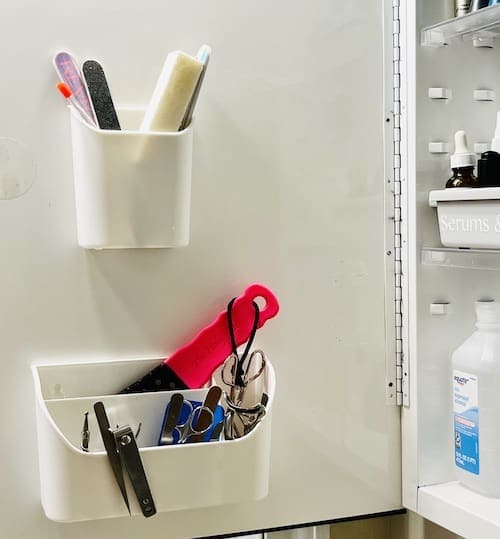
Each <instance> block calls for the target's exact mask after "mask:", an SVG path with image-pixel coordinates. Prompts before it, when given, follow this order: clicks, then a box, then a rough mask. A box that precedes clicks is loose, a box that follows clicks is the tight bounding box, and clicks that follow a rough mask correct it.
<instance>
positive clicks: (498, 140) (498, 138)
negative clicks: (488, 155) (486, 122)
mask: <svg viewBox="0 0 500 539" xmlns="http://www.w3.org/2000/svg"><path fill="white" fill-rule="evenodd" d="M491 149H492V150H493V151H494V152H498V153H500V112H497V127H496V129H495V135H494V137H493V140H492V141H491Z"/></svg>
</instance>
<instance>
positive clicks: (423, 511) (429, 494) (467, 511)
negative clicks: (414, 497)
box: [417, 482, 500, 539]
mask: <svg viewBox="0 0 500 539" xmlns="http://www.w3.org/2000/svg"><path fill="white" fill-rule="evenodd" d="M417 503H418V513H419V514H420V515H422V516H423V517H425V518H427V519H429V520H432V521H433V522H435V523H436V524H439V525H440V526H443V527H444V528H447V529H448V530H451V531H452V532H453V533H456V534H458V535H461V536H463V537H467V538H468V539H498V537H500V499H499V498H487V497H485V496H481V495H480V494H476V493H475V492H472V491H471V490H469V489H467V488H465V487H463V486H462V485H460V484H459V483H456V482H452V483H443V484H439V485H432V486H429V487H421V488H419V489H418V502H417Z"/></svg>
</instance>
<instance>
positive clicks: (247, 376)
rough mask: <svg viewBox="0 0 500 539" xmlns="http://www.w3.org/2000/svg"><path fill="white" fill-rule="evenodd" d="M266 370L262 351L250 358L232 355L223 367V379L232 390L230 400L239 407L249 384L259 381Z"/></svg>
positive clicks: (253, 353) (251, 355)
mask: <svg viewBox="0 0 500 539" xmlns="http://www.w3.org/2000/svg"><path fill="white" fill-rule="evenodd" d="M265 369H266V358H265V356H264V352H263V351H262V350H254V351H253V352H252V353H251V354H250V356H247V357H242V358H241V359H240V358H238V356H237V355H235V354H231V355H230V356H229V357H228V358H227V359H226V361H225V362H224V366H223V367H222V372H221V377H222V381H223V382H224V384H226V385H227V386H229V387H230V388H231V390H230V392H229V400H230V401H231V402H232V403H233V404H235V405H237V406H239V405H241V403H242V402H243V399H244V397H245V391H246V388H247V387H248V385H249V384H251V383H252V382H254V381H255V380H257V379H258V378H259V377H260V376H262V374H263V373H264V371H265Z"/></svg>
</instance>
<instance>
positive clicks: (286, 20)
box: [0, 0, 402, 539]
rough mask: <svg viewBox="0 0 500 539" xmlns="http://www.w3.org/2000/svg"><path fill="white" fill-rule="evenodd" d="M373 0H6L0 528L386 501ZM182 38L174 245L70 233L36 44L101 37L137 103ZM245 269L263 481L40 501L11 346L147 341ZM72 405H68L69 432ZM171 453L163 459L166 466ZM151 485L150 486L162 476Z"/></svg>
mask: <svg viewBox="0 0 500 539" xmlns="http://www.w3.org/2000/svg"><path fill="white" fill-rule="evenodd" d="M386 4H387V6H389V7H390V5H391V2H390V1H387V2H386ZM383 7H384V6H383V4H382V2H344V1H341V0H333V1H332V0H314V1H312V2H289V1H285V0H277V1H273V2H268V1H264V0H258V1H257V2H251V3H248V2H235V1H234V0H222V1H221V2H217V3H213V2H212V3H210V2H206V1H202V0H189V1H186V2H174V1H173V0H164V1H161V2H160V1H159V0H145V1H143V2H133V1H132V0H123V1H122V2H102V1H98V0H89V1H88V2H86V3H85V4H84V5H83V4H82V5H79V6H78V8H77V7H76V6H72V5H68V4H67V3H63V2H62V1H61V0H54V1H51V2H38V1H36V0H20V1H18V2H7V3H5V5H4V6H3V9H2V16H1V18H0V45H1V46H0V72H1V73H2V74H3V83H2V85H1V86H0V198H1V200H0V249H1V252H2V264H0V289H1V294H0V298H1V299H0V327H1V339H0V342H1V344H0V350H1V354H0V365H1V372H2V380H3V383H2V392H1V394H0V410H2V414H1V417H2V429H3V436H2V444H0V462H1V465H0V466H1V474H0V475H1V477H2V488H3V491H4V492H5V493H6V495H5V496H4V498H3V500H4V501H3V503H2V504H0V537H2V538H3V537H5V538H8V539H20V538H21V537H30V538H31V539H47V538H48V537H55V536H57V537H58V538H59V539H74V538H75V537H92V538H93V539H118V538H122V537H132V536H137V537H143V538H144V539H156V538H159V537H169V538H172V539H175V538H189V537H203V536H214V535H221V534H238V533H239V532H259V531H262V530H272V529H276V528H281V527H285V526H300V525H306V524H312V523H324V522H330V521H335V520H338V519H349V518H358V517H362V516H365V515H374V514H384V513H393V512H401V511H402V505H401V462H400V456H401V448H400V434H401V433H400V426H401V425H400V410H399V408H398V407H397V406H395V404H394V403H395V401H396V397H395V394H394V393H395V392H394V389H395V387H396V382H395V379H394V375H395V371H396V369H395V342H394V333H395V329H394V314H395V309H394V291H393V284H394V283H393V280H394V279H393V273H394V253H393V243H394V242H393V217H394V215H393V210H392V200H393V192H392V191H393V186H392V170H391V168H390V167H389V169H388V171H384V155H385V152H386V151H387V152H390V148H384V143H383V142H384V141H383V135H384V125H386V126H387V129H389V131H390V130H392V125H391V117H392V116H391V109H390V106H386V104H385V102H384V94H383V86H384V36H385V39H386V42H387V43H386V45H387V46H388V47H389V48H391V39H392V34H391V28H392V10H391V9H388V10H386V11H385V15H386V17H387V20H386V24H385V23H384V9H383ZM384 32H385V33H384ZM204 43H206V44H208V45H210V46H211V47H212V57H211V59H210V63H209V66H208V70H207V74H206V77H205V81H204V83H203V87H202V89H201V93H200V97H199V102H198V106H197V108H196V114H195V117H194V121H193V126H192V137H193V138H192V178H191V185H190V187H191V198H190V223H189V229H190V232H189V243H188V245H185V246H183V247H178V246H176V247H174V248H171V249H165V248H163V249H138V248H134V249H103V250H93V249H84V248H82V247H81V246H80V245H78V235H77V228H76V212H75V207H76V203H75V187H74V178H73V170H72V139H71V131H70V118H69V112H68V110H67V109H66V107H65V103H64V101H63V100H62V98H61V96H60V95H59V94H58V93H57V91H56V89H55V85H56V82H57V77H56V74H55V72H54V69H53V66H52V58H53V56H54V54H55V53H56V52H57V51H59V50H68V51H69V52H71V53H73V54H74V56H75V57H76V58H77V59H78V60H79V61H80V62H83V61H84V60H86V59H96V60H98V61H100V62H101V63H102V65H103V68H104V70H105V73H106V75H107V78H108V83H109V87H110V91H111V93H112V95H113V99H114V102H115V105H116V107H117V109H118V110H121V109H134V108H135V109H137V108H142V107H145V106H146V105H147V103H148V101H149V99H150V97H151V94H152V92H153V89H154V86H155V83H156V80H157V77H158V75H159V73H160V70H161V67H162V65H163V62H164V61H165V58H166V55H167V53H168V52H170V51H173V50H176V49H182V50H184V51H186V52H188V53H190V54H195V53H196V51H197V50H198V49H199V47H200V46H201V45H202V44H204ZM347 44H348V45H347ZM346 45H347V46H346ZM386 68H387V69H388V70H389V71H390V69H391V64H390V63H389V65H387V66H386ZM389 71H387V72H389ZM386 118H388V119H389V122H386ZM102 147H105V145H104V144H103V145H102ZM189 149H190V151H191V142H190V143H189ZM101 157H102V158H103V161H106V159H105V156H101ZM115 157H116V156H115ZM130 157H131V156H130V155H127V159H129V158H130ZM124 161H126V159H124ZM115 162H116V161H115ZM106 163H107V165H109V166H111V165H110V162H108V161H106ZM87 164H88V163H87ZM121 165H123V163H120V166H121ZM89 168H91V167H90V166H89ZM113 185H116V182H114V183H113ZM135 202H136V201H135V200H132V201H131V204H133V203H135ZM101 209H102V208H101V207H100V208H99V210H101ZM96 211H97V210H96ZM132 213H133V212H132ZM133 214H134V215H135V218H136V219H140V218H141V212H136V213H133ZM89 215H90V216H91V215H92V214H87V217H89ZM87 224H89V225H91V224H92V221H91V220H89V221H87ZM84 244H85V246H86V247H89V246H90V247H91V246H92V245H94V244H93V243H92V242H88V243H87V242H84ZM96 245H97V244H96ZM98 245H106V246H108V244H107V243H104V242H103V243H102V244H101V243H99V244H98ZM113 246H116V245H114V244H113ZM255 282H259V283H262V284H264V285H266V286H268V287H269V288H270V289H272V290H273V291H274V293H275V294H276V296H277V297H278V299H279V301H280V305H281V309H280V314H279V316H278V317H277V318H276V319H274V320H270V321H268V322H267V323H266V325H265V326H264V327H263V328H262V329H261V330H259V332H258V334H257V339H256V344H257V345H258V346H259V347H261V348H262V349H263V350H264V351H265V353H266V354H267V356H268V358H269V360H270V361H271V362H272V364H273V367H274V370H275V373H276V391H275V397H274V401H273V412H272V428H271V429H270V430H271V432H270V438H271V445H270V447H271V450H270V451H271V453H270V466H269V492H268V494H267V496H265V497H263V498H262V499H259V500H256V501H255V500H254V501H245V502H241V503H227V504H224V505H221V506H214V507H203V508H198V509H193V510H179V511H169V512H165V513H158V514H157V515H155V516H154V517H153V518H149V519H144V518H142V517H140V516H136V517H133V518H124V517H119V518H103V519H100V520H86V521H84V522H78V523H69V524H68V523H66V524H61V523H58V522H54V521H51V520H49V519H47V518H46V516H45V515H44V513H43V510H42V507H41V503H40V482H39V476H40V474H39V472H40V469H39V466H40V461H39V458H38V447H37V435H36V418H35V409H36V407H35V395H34V391H33V382H32V377H31V373H30V367H31V366H32V364H33V363H42V364H45V365H47V364H51V363H58V364H64V365H66V364H72V363H78V364H86V363H88V362H97V363H100V364H102V362H106V361H109V362H110V363H112V364H115V362H120V361H123V360H136V361H138V360H143V359H144V360H147V359H151V358H161V357H165V356H166V355H168V354H170V353H172V352H173V351H175V350H176V349H178V348H179V347H180V346H182V345H184V344H186V343H187V342H188V341H189V340H190V339H191V338H192V337H193V336H194V335H195V334H196V333H197V332H198V331H199V330H200V329H201V328H202V327H204V326H206V325H207V324H208V323H210V322H211V321H212V320H213V319H214V318H215V316H216V315H217V314H218V313H219V312H221V311H222V310H224V309H225V307H226V305H227V302H228V301H229V300H230V299H231V298H232V297H234V296H238V295H240V294H241V293H242V292H243V291H244V290H245V288H246V287H247V286H248V285H249V284H251V283H255ZM80 381H81V380H75V383H76V382H80ZM84 382H85V381H82V383H84ZM101 382H102V383H105V382H107V380H100V381H99V387H102V385H101ZM96 383H97V382H96ZM56 389H57V388H54V390H56ZM59 389H60V390H61V388H59ZM68 394H69V392H68ZM75 398H77V397H75ZM73 404H75V403H73ZM75 406H76V404H75ZM56 407H57V406H56V405H54V409H55V408H56ZM81 419H82V420H83V416H82V418H81ZM80 429H81V423H80V422H78V424H75V425H74V427H73V432H76V433H77V435H76V437H77V438H78V434H79V433H80ZM54 431H55V429H54ZM91 435H92V436H98V433H96V432H93V433H91ZM267 439H268V438H267V437H266V443H267ZM55 460H56V459H52V461H51V462H54V461H55ZM61 464H63V463H61ZM232 465H233V469H234V462H233V463H232ZM239 465H240V466H241V468H242V470H245V471H244V473H243V472H242V474H241V475H239V474H237V473H235V474H232V477H230V478H227V477H225V479H224V481H229V480H230V481H232V482H234V483H235V484H236V485H237V484H238V481H240V480H241V477H242V476H246V477H248V476H249V475H251V471H249V470H248V468H245V467H247V466H249V463H248V462H247V461H246V460H245V459H242V461H241V462H240V463H239ZM197 466H198V467H199V466H200V462H197ZM224 470H225V468H224V466H223V465H221V469H220V473H221V474H222V475H223V474H224ZM108 471H109V470H108ZM260 471H261V470H256V473H259V472H260ZM52 472H53V474H54V477H55V475H56V474H60V473H61V469H60V468H58V467H57V466H56V465H54V468H53V469H52ZM43 473H44V478H47V476H48V475H47V470H44V471H43ZM82 473H83V472H82ZM190 473H192V471H191V472H190V468H189V466H186V469H185V481H186V482H189V481H190ZM212 475H213V474H212ZM58 479H61V478H60V477H58ZM155 479H158V478H155ZM159 479H161V480H162V481H164V482H165V478H159ZM111 481H112V476H111V473H110V482H111ZM110 482H108V484H107V487H108V488H109V490H110V492H111V491H112V490H113V487H114V486H115V485H114V483H110ZM152 483H153V481H152ZM155 483H156V481H155ZM183 486H184V490H185V486H186V485H185V484H184V485H183ZM73 487H74V488H75V489H78V485H73ZM169 488H170V489H172V492H171V493H169V498H173V497H174V494H175V490H176V488H177V486H176V484H171V485H169ZM200 488H206V490H207V491H209V490H210V488H211V487H210V485H203V486H202V487H200ZM233 488H234V485H233ZM115 490H116V489H115ZM77 492H78V493H79V494H80V495H81V496H82V498H83V497H86V498H87V501H89V505H91V503H90V501H91V500H90V498H92V497H94V500H95V499H98V497H97V496H95V493H94V492H93V491H92V489H91V488H87V487H86V488H80V491H78V490H77ZM7 493H8V494H7ZM56 494H57V493H56ZM101 494H102V493H101ZM132 495H133V494H132V491H131V490H130V491H129V496H132ZM204 495H207V496H208V494H207V492H204ZM153 496H154V492H153ZM193 497H194V495H193ZM198 497H201V496H198ZM122 509H123V507H122Z"/></svg>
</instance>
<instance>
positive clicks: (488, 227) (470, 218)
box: [429, 187, 500, 249]
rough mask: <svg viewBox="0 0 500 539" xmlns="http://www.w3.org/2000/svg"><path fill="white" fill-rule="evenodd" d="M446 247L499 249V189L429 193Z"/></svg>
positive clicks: (459, 189) (481, 188)
mask: <svg viewBox="0 0 500 539" xmlns="http://www.w3.org/2000/svg"><path fill="white" fill-rule="evenodd" d="M429 205H430V206H431V207H436V208H437V214H438V221H439V233H440V236H441V243H442V244H443V245H444V246H445V247H463V248H476V249H500V188H499V187H484V188H483V187H476V188H465V187H457V188H450V189H442V190H439V191H431V192H430V193H429Z"/></svg>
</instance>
